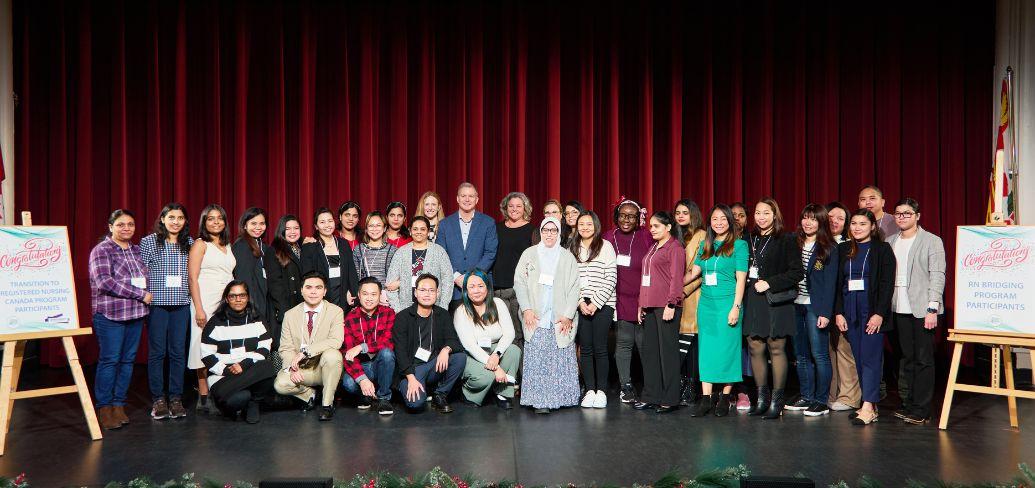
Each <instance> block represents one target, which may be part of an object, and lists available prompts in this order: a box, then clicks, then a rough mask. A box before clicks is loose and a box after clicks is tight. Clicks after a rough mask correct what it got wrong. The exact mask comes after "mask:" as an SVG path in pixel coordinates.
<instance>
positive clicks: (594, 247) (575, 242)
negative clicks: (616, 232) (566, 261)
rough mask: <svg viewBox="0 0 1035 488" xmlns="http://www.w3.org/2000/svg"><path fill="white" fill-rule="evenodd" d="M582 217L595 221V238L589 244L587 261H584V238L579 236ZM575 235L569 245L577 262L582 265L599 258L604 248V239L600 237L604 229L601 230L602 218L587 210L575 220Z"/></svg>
mask: <svg viewBox="0 0 1035 488" xmlns="http://www.w3.org/2000/svg"><path fill="white" fill-rule="evenodd" d="M582 217H589V218H591V219H592V220H593V237H591V238H590V239H591V241H590V243H589V257H587V258H586V260H585V261H583V260H582V236H580V235H578V226H579V220H582ZM575 228H576V230H575V232H576V233H575V235H573V236H571V242H569V243H568V250H569V251H571V253H572V254H574V255H575V261H577V262H580V263H588V262H590V261H592V260H594V259H596V258H597V256H599V255H600V250H601V249H602V248H603V247H604V239H602V238H601V237H600V233H601V232H602V229H601V228H600V217H597V214H596V213H595V212H593V211H592V210H585V211H583V212H582V213H581V214H579V218H578V219H575Z"/></svg>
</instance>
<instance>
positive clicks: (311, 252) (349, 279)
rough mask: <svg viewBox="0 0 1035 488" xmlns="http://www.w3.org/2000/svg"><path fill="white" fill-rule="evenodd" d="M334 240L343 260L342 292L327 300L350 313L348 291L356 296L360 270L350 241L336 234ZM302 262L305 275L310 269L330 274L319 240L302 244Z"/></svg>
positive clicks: (326, 275)
mask: <svg viewBox="0 0 1035 488" xmlns="http://www.w3.org/2000/svg"><path fill="white" fill-rule="evenodd" d="M334 242H335V244H337V246H338V256H340V258H339V259H340V261H341V263H340V264H339V265H338V266H339V267H340V268H341V293H340V294H339V296H336V297H332V296H328V297H327V301H329V302H331V303H333V304H335V305H337V306H339V307H341V308H342V309H343V310H344V311H345V312H346V313H348V311H349V310H351V309H352V307H351V306H349V302H348V298H347V292H352V296H356V293H357V289H358V286H359V272H358V271H357V270H356V263H355V262H354V261H353V260H352V247H350V246H349V241H346V240H345V239H342V238H341V237H338V236H334ZM301 264H302V274H303V275H304V274H306V273H308V272H310V271H318V272H320V273H321V274H323V276H324V278H326V277H328V276H330V269H329V268H328V267H327V256H325V255H324V253H323V243H322V242H319V240H318V241H317V242H310V243H309V244H303V245H302V260H301ZM299 286H301V283H299Z"/></svg>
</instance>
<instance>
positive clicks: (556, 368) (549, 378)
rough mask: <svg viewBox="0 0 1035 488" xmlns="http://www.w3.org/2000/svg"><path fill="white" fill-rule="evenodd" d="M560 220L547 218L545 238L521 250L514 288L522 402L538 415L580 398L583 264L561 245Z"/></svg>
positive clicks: (543, 228) (541, 227)
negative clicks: (520, 333)
mask: <svg viewBox="0 0 1035 488" xmlns="http://www.w3.org/2000/svg"><path fill="white" fill-rule="evenodd" d="M560 230H561V223H560V221H559V220H557V219H556V218H555V217H547V218H546V219H544V220H543V222H542V224H540V225H539V235H540V236H541V238H542V240H541V241H540V242H539V244H537V245H535V246H532V247H530V248H528V249H526V250H525V252H524V253H522V254H521V259H519V260H518V265H517V269H516V270H515V272H514V293H515V294H516V295H517V299H518V306H519V308H520V309H521V325H522V327H524V333H525V349H524V353H525V357H524V365H523V369H522V383H521V404H522V405H525V406H530V407H533V408H535V412H536V413H539V414H547V413H550V411H551V410H556V409H558V408H561V407H570V406H573V405H576V404H578V403H579V376H578V375H579V371H578V363H577V360H576V358H575V347H574V346H573V345H572V342H573V341H574V339H575V334H576V332H577V327H578V305H579V267H578V264H577V263H576V262H575V256H573V255H572V254H571V253H570V252H567V251H566V250H565V249H564V248H563V247H561V245H560Z"/></svg>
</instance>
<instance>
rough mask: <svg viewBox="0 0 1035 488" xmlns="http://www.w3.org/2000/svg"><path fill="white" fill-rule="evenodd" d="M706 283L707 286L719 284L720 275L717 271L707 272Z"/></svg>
mask: <svg viewBox="0 0 1035 488" xmlns="http://www.w3.org/2000/svg"><path fill="white" fill-rule="evenodd" d="M704 284H705V286H719V275H717V274H715V273H705V274H704Z"/></svg>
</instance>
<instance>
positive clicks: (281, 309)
mask: <svg viewBox="0 0 1035 488" xmlns="http://www.w3.org/2000/svg"><path fill="white" fill-rule="evenodd" d="M289 254H290V256H289V257H290V259H288V262H287V264H285V265H282V264H280V259H277V255H276V254H275V253H271V254H270V256H269V258H267V259H265V260H263V261H264V264H265V265H266V281H267V282H268V283H269V288H270V305H271V306H270V308H271V310H272V312H273V316H272V317H271V321H274V322H276V323H278V324H280V323H282V322H284V314H285V313H287V311H288V310H291V308H292V307H294V306H295V305H298V304H299V303H302V259H301V258H299V257H295V253H289Z"/></svg>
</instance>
